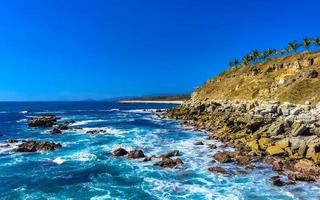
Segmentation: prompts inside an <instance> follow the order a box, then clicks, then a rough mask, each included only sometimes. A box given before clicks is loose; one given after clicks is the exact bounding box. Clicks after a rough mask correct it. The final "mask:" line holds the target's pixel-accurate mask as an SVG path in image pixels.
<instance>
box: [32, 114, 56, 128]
mask: <svg viewBox="0 0 320 200" xmlns="http://www.w3.org/2000/svg"><path fill="white" fill-rule="evenodd" d="M58 119H60V118H59V117H56V116H54V115H46V116H41V117H38V118H32V119H29V121H28V125H29V127H42V128H46V127H52V126H53V125H55V124H56V122H57V120H58Z"/></svg>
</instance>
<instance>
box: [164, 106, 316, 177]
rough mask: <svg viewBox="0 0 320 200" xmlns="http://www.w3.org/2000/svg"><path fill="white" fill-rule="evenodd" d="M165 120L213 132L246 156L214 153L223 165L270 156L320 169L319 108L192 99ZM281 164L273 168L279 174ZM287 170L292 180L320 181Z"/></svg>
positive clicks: (227, 144) (308, 175)
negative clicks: (307, 161)
mask: <svg viewBox="0 0 320 200" xmlns="http://www.w3.org/2000/svg"><path fill="white" fill-rule="evenodd" d="M166 116H167V117H169V118H172V119H181V120H184V122H183V125H187V126H193V127H194V128H195V129H196V130H205V131H207V132H209V133H210V134H209V137H208V139H215V140H219V141H222V142H225V143H226V146H234V147H235V148H236V149H238V150H239V151H240V152H242V153H244V154H245V155H238V153H235V152H219V153H216V154H214V155H213V158H214V160H216V161H218V162H220V163H227V162H235V163H237V164H240V165H248V164H249V163H250V162H252V161H253V160H255V159H254V156H256V157H260V158H265V157H266V156H271V157H276V158H281V159H282V160H290V162H291V165H294V164H295V163H297V162H299V161H300V160H301V159H305V160H309V161H310V162H312V163H313V164H314V165H315V167H316V168H319V165H320V128H319V127H320V104H318V105H315V106H312V105H310V103H308V102H306V103H305V104H303V105H299V104H292V103H283V104H281V103H280V102H278V101H270V102H265V101H257V100H255V101H243V100H237V101H219V100H215V101H213V100H211V101H209V100H207V101H202V102H196V103H195V102H194V101H193V100H190V101H188V102H186V103H185V104H182V105H180V106H178V107H177V108H174V109H171V110H169V111H168V112H167V113H166ZM213 148H216V146H213ZM241 156H242V157H241ZM237 157H238V159H237ZM279 165H280V164H279ZM279 165H278V167H274V168H275V169H277V168H278V171H283V170H279ZM285 171H286V173H287V174H288V176H289V178H290V179H291V180H304V181H311V180H315V179H318V178H319V177H320V174H318V175H315V174H312V175H310V174H308V173H305V172H303V173H304V175H302V174H303V173H302V172H298V171H297V170H296V169H290V171H288V170H287V169H286V170H285ZM301 173H302V174H301Z"/></svg>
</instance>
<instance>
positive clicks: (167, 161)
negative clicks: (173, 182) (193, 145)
mask: <svg viewBox="0 0 320 200" xmlns="http://www.w3.org/2000/svg"><path fill="white" fill-rule="evenodd" d="M154 165H156V166H160V167H164V168H173V167H175V166H177V165H178V166H181V165H183V161H182V160H181V159H180V158H176V159H171V158H162V159H161V160H160V161H159V162H156V163H155V164H154Z"/></svg>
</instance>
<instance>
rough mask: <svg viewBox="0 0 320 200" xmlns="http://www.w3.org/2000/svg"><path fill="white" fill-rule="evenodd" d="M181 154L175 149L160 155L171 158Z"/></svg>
mask: <svg viewBox="0 0 320 200" xmlns="http://www.w3.org/2000/svg"><path fill="white" fill-rule="evenodd" d="M179 154H180V152H179V150H174V151H171V152H168V153H166V154H162V155H160V158H170V157H174V156H179Z"/></svg>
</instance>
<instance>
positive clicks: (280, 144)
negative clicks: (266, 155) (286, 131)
mask: <svg viewBox="0 0 320 200" xmlns="http://www.w3.org/2000/svg"><path fill="white" fill-rule="evenodd" d="M275 146H277V147H280V148H281V149H285V148H287V147H289V146H290V143H289V139H288V138H285V139H282V140H279V141H277V142H276V143H275Z"/></svg>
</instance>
